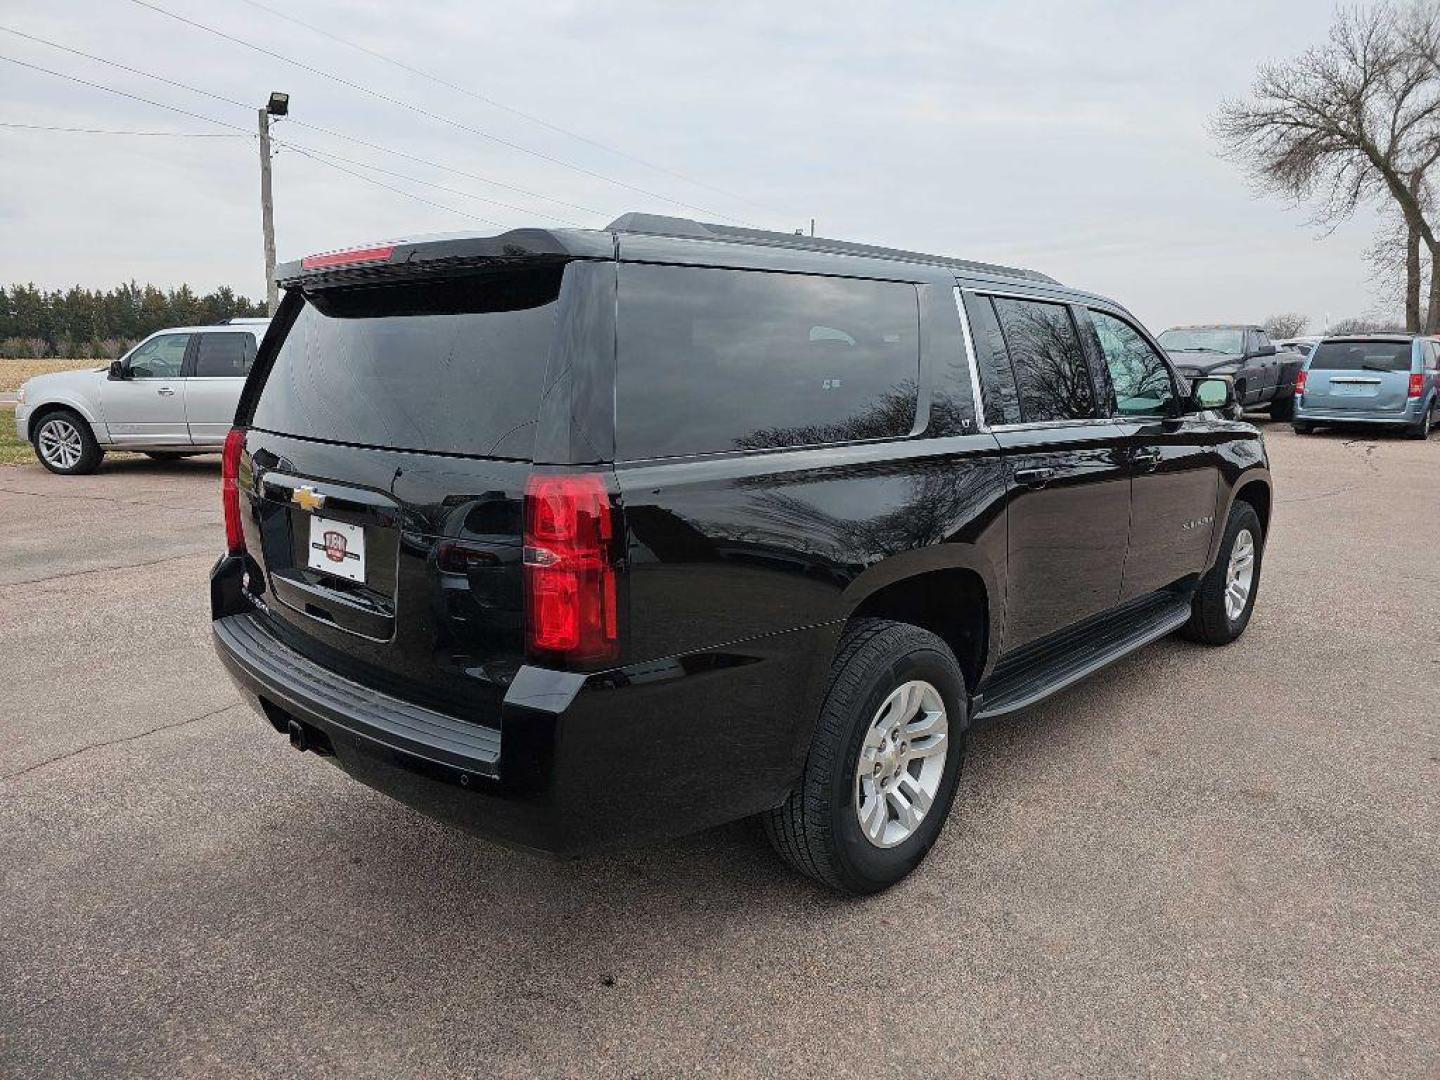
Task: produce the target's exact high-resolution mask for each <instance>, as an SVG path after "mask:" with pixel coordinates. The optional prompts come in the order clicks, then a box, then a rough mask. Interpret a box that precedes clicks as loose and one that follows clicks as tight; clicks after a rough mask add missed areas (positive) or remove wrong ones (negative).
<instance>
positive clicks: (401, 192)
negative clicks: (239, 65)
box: [290, 143, 508, 229]
mask: <svg viewBox="0 0 1440 1080" xmlns="http://www.w3.org/2000/svg"><path fill="white" fill-rule="evenodd" d="M290 149H291V150H294V151H295V152H296V153H297V154H299V155H300V156H301V157H307V158H309V159H310V160H311V161H313V162H315V163H316V164H318V165H324V166H325V167H326V168H330V169H335V170H337V171H338V172H342V173H345V175H347V176H353V177H354V178H355V179H356V180H363V181H365V183H367V184H374V185H375V186H376V187H381V188H384V189H385V190H386V191H393V192H395V194H396V195H404V196H405V197H406V198H407V199H414V200H415V201H416V202H422V203H424V204H425V205H426V206H434V207H437V208H438V209H440V210H444V211H446V212H447V213H451V214H458V215H460V216H461V217H467V218H470V219H471V220H473V221H483V222H484V223H485V224H486V225H494V226H495V227H496V228H497V229H504V228H508V226H506V225H503V224H501V223H500V222H498V221H492V220H491V219H490V218H487V217H481V216H480V215H479V214H471V213H467V212H466V211H464V210H456V209H455V208H454V207H453V206H446V205H445V204H444V203H438V202H435V201H434V200H432V199H427V198H425V197H424V196H423V195H416V194H415V193H414V192H412V191H406V190H405V189H404V188H398V187H394V186H392V185H390V184H387V183H385V182H384V181H383V180H376V179H375V178H374V177H372V176H366V175H364V174H363V173H358V172H355V171H354V170H353V169H347V168H345V166H343V165H337V164H335V163H334V162H333V161H326V160H325V159H324V158H322V157H320V156H319V155H317V154H312V153H309V152H308V151H306V150H302V149H300V147H298V146H296V145H294V144H293V143H291V144H290Z"/></svg>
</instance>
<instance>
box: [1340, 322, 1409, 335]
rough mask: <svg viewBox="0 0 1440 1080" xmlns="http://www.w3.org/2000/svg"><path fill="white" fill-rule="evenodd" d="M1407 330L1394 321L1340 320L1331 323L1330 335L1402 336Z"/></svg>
mask: <svg viewBox="0 0 1440 1080" xmlns="http://www.w3.org/2000/svg"><path fill="white" fill-rule="evenodd" d="M1406 332H1407V329H1406V327H1404V326H1401V325H1400V323H1399V322H1398V321H1397V320H1395V319H1365V318H1359V319H1341V320H1340V321H1339V322H1337V323H1332V324H1331V326H1330V329H1329V330H1328V331H1327V333H1330V334H1336V335H1339V334H1391V333H1395V334H1403V333H1406Z"/></svg>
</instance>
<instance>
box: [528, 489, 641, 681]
mask: <svg viewBox="0 0 1440 1080" xmlns="http://www.w3.org/2000/svg"><path fill="white" fill-rule="evenodd" d="M614 539H615V537H614V523H613V521H612V518H611V512H610V495H609V493H608V492H607V491H606V490H605V483H604V481H603V480H602V479H601V478H600V477H599V476H598V475H597V474H595V473H575V474H571V475H554V474H551V475H545V474H535V475H532V476H531V477H530V480H529V483H527V484H526V486H525V555H524V562H525V644H526V650H527V652H529V653H530V654H531V655H532V656H536V657H537V658H540V659H549V658H554V659H558V660H561V661H573V662H581V663H595V662H597V661H604V660H613V659H615V657H616V656H617V655H618V653H619V632H618V626H617V622H618V619H617V612H616V601H615V568H614V566H613V565H612V562H611V558H612V548H613V544H614Z"/></svg>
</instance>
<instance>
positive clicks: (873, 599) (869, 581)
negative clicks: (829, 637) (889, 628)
mask: <svg viewBox="0 0 1440 1080" xmlns="http://www.w3.org/2000/svg"><path fill="white" fill-rule="evenodd" d="M947 546H948V545H947ZM906 554H907V556H909V557H906V556H895V557H892V558H891V559H887V560H886V561H885V562H883V563H880V564H878V565H877V566H875V567H873V568H872V569H871V570H870V571H868V572H867V573H866V574H864V575H862V576H861V577H860V578H859V579H857V580H856V581H855V582H854V583H853V584H852V585H851V587H850V588H849V589H847V590H846V593H845V598H846V601H847V608H848V610H847V612H846V617H847V619H854V618H882V619H894V620H895V621H897V622H908V623H913V624H914V625H916V626H920V627H923V628H924V629H926V630H929V631H930V632H932V633H934V634H936V635H938V636H939V637H940V638H942V639H943V640H944V641H945V643H946V644H947V645H949V646H950V648H951V650H952V651H953V652H954V653H955V658H956V660H957V661H959V663H960V669H961V670H962V671H963V672H964V673H965V682H966V685H967V687H968V689H969V690H970V692H971V693H972V694H973V693H974V692H975V690H976V688H977V687H978V686H979V685H980V684H981V682H982V681H983V680H984V677H985V675H986V673H987V670H988V664H989V661H990V653H991V648H992V642H993V641H994V640H995V639H996V638H998V636H999V634H998V630H997V628H996V626H995V621H996V615H997V613H999V612H1003V610H1004V607H1003V603H1002V602H1001V600H1003V593H1002V592H1001V588H1002V587H1003V586H1002V585H1001V584H1000V581H999V580H997V575H996V574H995V573H994V572H993V570H991V569H990V567H988V566H987V565H986V564H985V561H984V560H983V559H981V558H980V557H979V553H978V552H977V551H976V550H974V549H969V548H967V549H965V552H964V554H963V555H962V556H961V557H960V558H958V559H957V558H956V557H955V554H956V553H955V552H948V553H947V552H945V551H944V549H943V547H942V548H929V549H925V550H924V551H917V552H909V553H906ZM947 555H948V557H946V556H947ZM942 560H943V561H942Z"/></svg>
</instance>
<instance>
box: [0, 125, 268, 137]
mask: <svg viewBox="0 0 1440 1080" xmlns="http://www.w3.org/2000/svg"><path fill="white" fill-rule="evenodd" d="M0 128H17V129H19V130H22V131H65V132H69V133H71V134H74V135H169V136H172V137H174V138H177V139H246V138H249V136H248V135H238V134H237V135H231V134H229V133H228V132H224V131H116V130H114V129H113V128H82V127H57V126H56V125H54V124H15V123H11V122H9V121H0Z"/></svg>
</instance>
